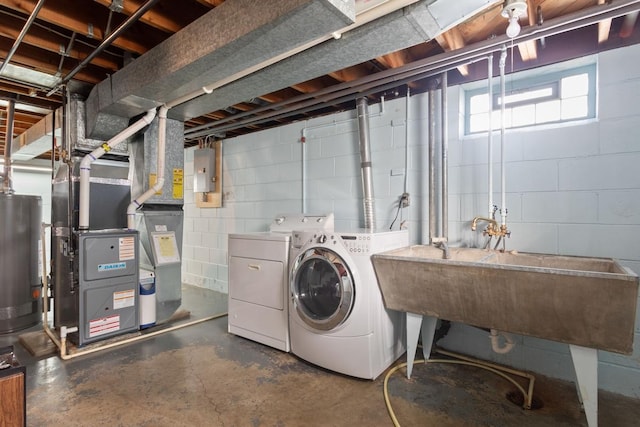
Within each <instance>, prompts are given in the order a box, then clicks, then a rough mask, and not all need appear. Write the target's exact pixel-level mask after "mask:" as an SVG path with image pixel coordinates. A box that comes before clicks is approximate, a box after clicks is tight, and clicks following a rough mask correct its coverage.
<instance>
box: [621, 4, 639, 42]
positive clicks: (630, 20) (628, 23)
mask: <svg viewBox="0 0 640 427" xmlns="http://www.w3.org/2000/svg"><path fill="white" fill-rule="evenodd" d="M637 20H638V11H635V12H631V13H629V14H628V15H625V17H624V18H623V21H622V28H620V37H621V38H623V39H626V38H628V37H631V34H632V33H633V29H634V28H635V26H636V21H637Z"/></svg>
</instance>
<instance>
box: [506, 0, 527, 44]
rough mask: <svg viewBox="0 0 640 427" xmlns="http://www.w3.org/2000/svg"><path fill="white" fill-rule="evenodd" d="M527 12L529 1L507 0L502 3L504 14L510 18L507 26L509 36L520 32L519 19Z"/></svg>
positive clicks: (512, 36) (511, 36)
mask: <svg viewBox="0 0 640 427" xmlns="http://www.w3.org/2000/svg"><path fill="white" fill-rule="evenodd" d="M526 13H527V2H526V1H525V0H505V2H504V3H503V5H502V16H504V17H505V18H507V19H508V20H509V26H508V27H507V37H509V38H514V37H516V36H517V35H518V34H520V24H519V23H518V19H520V17H521V16H524V15H525V14H526Z"/></svg>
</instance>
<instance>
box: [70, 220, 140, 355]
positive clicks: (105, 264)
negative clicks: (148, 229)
mask: <svg viewBox="0 0 640 427" xmlns="http://www.w3.org/2000/svg"><path fill="white" fill-rule="evenodd" d="M79 253H80V257H79V279H80V284H79V290H80V295H79V297H80V298H79V299H80V319H79V324H78V345H84V344H87V343H91V342H94V341H98V340H102V339H105V338H108V337H111V336H114V335H118V334H122V333H125V332H133V331H137V330H138V327H139V315H138V295H139V291H138V275H139V261H138V232H137V231H136V230H104V231H91V232H87V233H83V234H81V235H80V237H79Z"/></svg>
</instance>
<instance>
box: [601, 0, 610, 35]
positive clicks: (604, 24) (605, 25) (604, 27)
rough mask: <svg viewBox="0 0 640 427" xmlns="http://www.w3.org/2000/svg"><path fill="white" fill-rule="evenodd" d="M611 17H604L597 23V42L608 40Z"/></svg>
mask: <svg viewBox="0 0 640 427" xmlns="http://www.w3.org/2000/svg"><path fill="white" fill-rule="evenodd" d="M607 1H608V0H598V4H605V3H606V2H607ZM611 21H612V20H611V19H605V20H603V21H600V22H599V23H598V43H600V44H602V43H604V42H606V41H607V40H609V33H610V32H611Z"/></svg>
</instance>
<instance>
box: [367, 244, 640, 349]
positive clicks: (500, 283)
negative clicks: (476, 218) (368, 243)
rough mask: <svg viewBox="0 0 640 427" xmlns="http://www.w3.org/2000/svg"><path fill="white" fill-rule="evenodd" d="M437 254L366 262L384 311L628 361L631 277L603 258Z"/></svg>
mask: <svg viewBox="0 0 640 427" xmlns="http://www.w3.org/2000/svg"><path fill="white" fill-rule="evenodd" d="M448 252H449V258H448V259H444V251H443V250H441V249H439V248H437V247H434V246H425V245H417V246H411V247H406V248H401V249H396V250H392V251H388V252H383V253H380V254H375V255H373V256H372V257H371V259H372V262H373V266H374V269H375V271H376V275H377V277H378V283H379V286H380V290H381V292H382V296H383V299H384V303H385V307H387V308H388V309H393V310H398V311H403V312H408V313H415V314H421V315H426V316H432V317H438V318H442V319H447V320H452V321H456V322H462V323H467V324H470V325H475V326H479V327H484V328H492V329H498V330H500V331H505V332H514V333H517V334H521V335H530V336H534V337H539V338H544V339H549V340H553V341H560V342H565V343H568V344H573V345H578V346H582V347H589V348H594V349H601V350H608V351H613V352H617V353H623V354H630V353H631V352H632V350H633V348H632V347H633V334H634V327H635V316H636V305H637V301H638V276H637V275H636V274H634V273H633V272H632V271H631V270H630V269H628V268H626V267H623V266H621V265H620V264H619V263H618V262H617V261H615V260H613V259H608V258H588V257H573V256H561V255H548V254H533V253H518V252H505V253H503V252H499V251H493V250H484V249H476V248H450V249H449V251H448Z"/></svg>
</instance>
